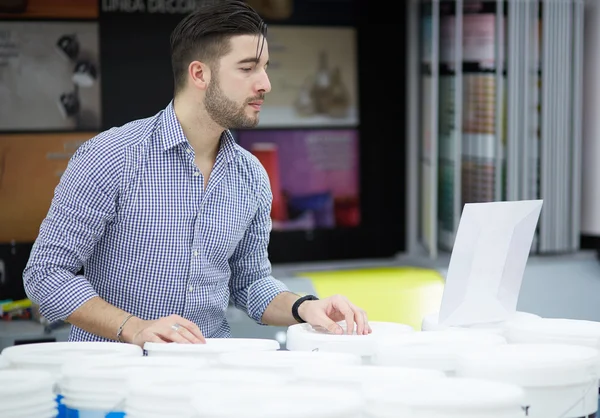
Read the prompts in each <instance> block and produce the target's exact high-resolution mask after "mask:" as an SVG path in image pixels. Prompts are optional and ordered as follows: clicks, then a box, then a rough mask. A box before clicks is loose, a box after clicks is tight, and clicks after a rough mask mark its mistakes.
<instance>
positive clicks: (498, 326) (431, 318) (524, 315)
mask: <svg viewBox="0 0 600 418" xmlns="http://www.w3.org/2000/svg"><path fill="white" fill-rule="evenodd" d="M539 318H541V317H540V316H539V315H536V314H533V313H529V312H521V311H517V312H515V313H513V314H512V316H511V317H510V318H508V319H507V320H506V321H499V322H490V323H481V324H472V325H468V326H464V327H457V326H447V325H440V324H439V312H434V313H432V314H429V315H425V317H424V318H423V323H422V326H421V328H422V330H423V331H441V330H447V329H457V328H458V329H463V328H465V329H474V330H487V331H492V332H497V333H502V331H503V330H502V329H503V327H504V325H505V324H506V322H507V321H514V320H516V321H527V320H531V319H539Z"/></svg>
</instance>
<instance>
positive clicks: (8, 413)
mask: <svg viewBox="0 0 600 418" xmlns="http://www.w3.org/2000/svg"><path fill="white" fill-rule="evenodd" d="M0 415H1V416H3V417H10V418H32V417H36V418H54V417H56V416H57V415H58V407H57V404H56V395H55V394H54V378H53V376H52V375H51V374H50V373H49V372H44V371H35V370H2V371H0Z"/></svg>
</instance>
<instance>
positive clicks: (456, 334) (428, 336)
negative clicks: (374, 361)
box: [377, 329, 506, 349]
mask: <svg viewBox="0 0 600 418" xmlns="http://www.w3.org/2000/svg"><path fill="white" fill-rule="evenodd" d="M431 344H435V345H440V344H444V345H454V344H460V345H465V344H469V345H473V344H477V345H499V344H506V338H505V337H503V336H502V335H498V334H493V333H487V332H471V331H469V330H462V329H456V330H453V331H450V330H441V331H419V332H414V333H412V334H408V335H404V336H402V337H400V338H385V339H381V340H380V341H378V342H377V349H385V348H386V347H395V346H398V345H431Z"/></svg>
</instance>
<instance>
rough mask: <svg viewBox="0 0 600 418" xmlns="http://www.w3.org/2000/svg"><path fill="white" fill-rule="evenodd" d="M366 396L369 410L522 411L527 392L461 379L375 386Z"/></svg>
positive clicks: (370, 387) (370, 386)
mask: <svg viewBox="0 0 600 418" xmlns="http://www.w3.org/2000/svg"><path fill="white" fill-rule="evenodd" d="M364 394H365V399H366V400H367V402H368V403H369V406H368V407H367V408H369V407H370V405H377V406H391V407H393V406H395V405H398V406H408V407H410V408H411V409H413V410H420V409H428V410H440V411H447V412H450V411H452V412H455V411H465V412H466V411H469V410H478V409H482V408H500V409H503V408H506V409H513V408H521V405H522V403H523V401H524V398H525V393H524V390H523V389H522V388H520V387H519V386H517V385H512V384H508V383H503V382H494V381H489V380H482V379H472V378H462V377H452V378H447V379H435V380H427V381H426V380H421V381H414V382H402V383H397V384H387V383H386V384H372V385H368V386H366V387H365V391H364Z"/></svg>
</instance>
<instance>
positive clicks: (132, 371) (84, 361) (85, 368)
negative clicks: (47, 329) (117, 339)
mask: <svg viewBox="0 0 600 418" xmlns="http://www.w3.org/2000/svg"><path fill="white" fill-rule="evenodd" d="M208 366H209V362H208V360H206V359H203V358H191V359H190V358H182V357H146V356H144V357H131V358H124V357H116V358H115V357H106V356H99V357H93V358H78V359H76V360H75V361H73V362H69V363H65V364H64V365H63V367H62V379H63V380H64V381H68V380H75V379H77V380H78V379H84V380H88V379H94V380H97V379H102V378H108V379H115V378H118V379H123V378H127V377H129V376H132V375H139V374H157V373H159V372H160V371H161V370H167V371H168V372H169V373H174V372H176V371H178V370H181V371H188V372H189V371H190V370H195V369H204V368H206V367H208Z"/></svg>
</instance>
